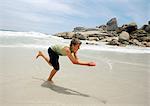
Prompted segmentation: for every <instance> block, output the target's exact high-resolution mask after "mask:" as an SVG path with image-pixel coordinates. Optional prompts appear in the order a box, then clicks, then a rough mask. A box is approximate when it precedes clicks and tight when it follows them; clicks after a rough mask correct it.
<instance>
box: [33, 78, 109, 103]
mask: <svg viewBox="0 0 150 106" xmlns="http://www.w3.org/2000/svg"><path fill="white" fill-rule="evenodd" d="M32 78H33V79H37V80H41V81H42V82H43V81H44V82H43V83H42V84H41V86H42V87H45V88H48V89H51V90H53V91H54V92H57V93H60V94H66V95H76V96H82V97H89V98H93V99H95V100H97V101H99V102H101V103H103V104H106V103H107V101H106V100H104V99H100V98H97V97H94V96H90V95H87V94H83V93H80V92H78V91H75V90H72V89H69V88H65V87H61V86H58V85H55V84H54V83H52V82H50V81H45V80H44V79H40V78H35V77H32Z"/></svg>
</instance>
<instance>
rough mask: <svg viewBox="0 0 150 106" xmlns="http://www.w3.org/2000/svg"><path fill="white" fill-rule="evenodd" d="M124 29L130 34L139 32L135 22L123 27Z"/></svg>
mask: <svg viewBox="0 0 150 106" xmlns="http://www.w3.org/2000/svg"><path fill="white" fill-rule="evenodd" d="M123 29H124V30H125V31H126V32H128V33H129V34H130V33H131V32H133V31H136V30H137V24H136V23H135V22H132V23H129V24H126V25H123Z"/></svg>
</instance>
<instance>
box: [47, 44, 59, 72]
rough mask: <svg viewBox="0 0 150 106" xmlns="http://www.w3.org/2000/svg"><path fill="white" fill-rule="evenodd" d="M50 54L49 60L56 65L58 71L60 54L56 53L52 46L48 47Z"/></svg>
mask: <svg viewBox="0 0 150 106" xmlns="http://www.w3.org/2000/svg"><path fill="white" fill-rule="evenodd" d="M48 54H49V58H50V60H49V62H50V63H51V64H52V66H53V67H54V69H55V70H56V71H58V70H59V61H58V60H59V55H58V54H56V53H55V52H54V51H53V50H52V49H51V48H50V47H49V48H48Z"/></svg>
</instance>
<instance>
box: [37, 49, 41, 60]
mask: <svg viewBox="0 0 150 106" xmlns="http://www.w3.org/2000/svg"><path fill="white" fill-rule="evenodd" d="M39 56H42V52H41V51H39V52H38V54H37V56H36V59H37V58H38V57H39Z"/></svg>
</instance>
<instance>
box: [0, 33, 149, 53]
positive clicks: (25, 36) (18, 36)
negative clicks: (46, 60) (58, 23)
mask: <svg viewBox="0 0 150 106" xmlns="http://www.w3.org/2000/svg"><path fill="white" fill-rule="evenodd" d="M86 42H87V41H85V40H82V46H81V50H85V49H87V50H92V51H111V52H122V53H150V48H148V47H136V46H127V47H117V46H110V45H105V44H104V43H100V42H96V44H97V45H87V44H86ZM88 42H89V41H88ZM69 43H70V39H63V38H60V37H57V36H52V35H48V34H44V33H40V32H15V31H0V47H24V48H42V49H47V48H48V47H49V46H51V45H54V44H64V45H69ZM90 43H93V42H92V41H91V42H90ZM94 43H95V42H94Z"/></svg>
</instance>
